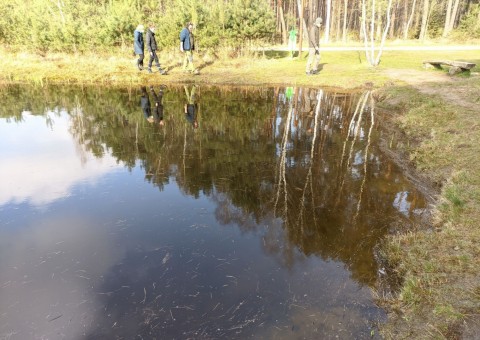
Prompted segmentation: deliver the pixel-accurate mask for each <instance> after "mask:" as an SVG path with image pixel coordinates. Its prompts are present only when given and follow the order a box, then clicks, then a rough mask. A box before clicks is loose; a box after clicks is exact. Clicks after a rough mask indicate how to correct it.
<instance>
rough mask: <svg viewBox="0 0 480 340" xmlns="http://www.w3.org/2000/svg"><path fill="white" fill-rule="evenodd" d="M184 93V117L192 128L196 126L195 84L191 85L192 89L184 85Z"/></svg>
mask: <svg viewBox="0 0 480 340" xmlns="http://www.w3.org/2000/svg"><path fill="white" fill-rule="evenodd" d="M184 89H185V95H186V96H187V103H186V104H185V105H184V107H183V108H184V112H185V119H186V120H187V121H188V122H189V123H190V124H192V127H193V128H194V129H196V128H198V121H197V108H198V104H197V103H196V102H195V90H196V89H197V85H193V86H192V89H191V90H190V91H188V87H187V86H186V85H185V86H184Z"/></svg>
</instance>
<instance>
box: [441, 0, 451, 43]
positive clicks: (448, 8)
mask: <svg viewBox="0 0 480 340" xmlns="http://www.w3.org/2000/svg"><path fill="white" fill-rule="evenodd" d="M452 3H453V0H448V2H447V14H446V15H445V25H444V26H443V33H442V37H444V38H445V37H446V36H447V35H448V33H449V30H448V28H449V27H450V16H451V15H452Z"/></svg>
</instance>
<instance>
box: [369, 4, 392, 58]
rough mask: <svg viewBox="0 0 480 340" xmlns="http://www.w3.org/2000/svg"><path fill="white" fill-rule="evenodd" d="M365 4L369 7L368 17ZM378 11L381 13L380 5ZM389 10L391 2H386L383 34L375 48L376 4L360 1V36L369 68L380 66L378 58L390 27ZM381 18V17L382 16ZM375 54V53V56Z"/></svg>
mask: <svg viewBox="0 0 480 340" xmlns="http://www.w3.org/2000/svg"><path fill="white" fill-rule="evenodd" d="M367 2H368V5H369V7H370V10H371V12H370V17H368V15H367ZM378 7H379V10H380V11H382V6H381V4H380V6H378ZM391 9H392V0H388V4H387V9H386V13H385V16H386V23H385V27H384V28H383V34H382V38H381V42H380V46H379V47H376V45H375V22H376V20H377V13H376V11H377V2H376V1H375V0H362V33H363V34H362V35H363V40H364V44H365V55H366V58H367V61H368V63H369V64H370V65H371V66H378V64H380V57H381V55H382V52H383V46H384V45H385V40H386V38H387V33H388V29H389V27H390V21H391V16H392V14H391ZM382 16H383V15H382ZM367 23H369V24H370V25H369V30H367ZM375 52H376V53H377V54H376V56H375Z"/></svg>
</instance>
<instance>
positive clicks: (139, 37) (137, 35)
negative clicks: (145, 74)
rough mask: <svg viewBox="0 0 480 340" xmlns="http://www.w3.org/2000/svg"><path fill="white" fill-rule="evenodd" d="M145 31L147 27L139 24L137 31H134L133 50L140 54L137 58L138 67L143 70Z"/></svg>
mask: <svg viewBox="0 0 480 340" xmlns="http://www.w3.org/2000/svg"><path fill="white" fill-rule="evenodd" d="M143 32H145V28H144V27H143V25H138V26H137V28H136V29H135V31H134V32H133V50H134V53H135V55H138V60H137V67H138V69H139V70H140V71H141V70H143V58H144V52H143V51H144V50H145V43H144V41H143Z"/></svg>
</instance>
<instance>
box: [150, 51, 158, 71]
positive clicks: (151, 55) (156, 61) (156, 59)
mask: <svg viewBox="0 0 480 340" xmlns="http://www.w3.org/2000/svg"><path fill="white" fill-rule="evenodd" d="M154 60H155V66H157V67H158V68H160V62H159V61H158V56H157V52H156V51H152V52H150V60H149V62H148V67H149V68H150V67H152V64H153V61H154Z"/></svg>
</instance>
